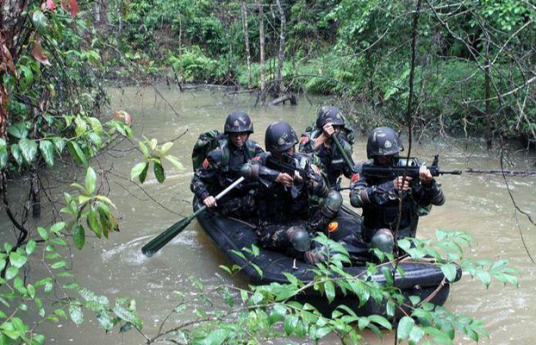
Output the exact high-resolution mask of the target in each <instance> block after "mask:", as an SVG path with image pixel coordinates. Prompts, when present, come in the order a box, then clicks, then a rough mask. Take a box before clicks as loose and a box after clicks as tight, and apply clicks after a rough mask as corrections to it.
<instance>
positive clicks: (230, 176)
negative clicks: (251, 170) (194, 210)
mask: <svg viewBox="0 0 536 345" xmlns="http://www.w3.org/2000/svg"><path fill="white" fill-rule="evenodd" d="M224 129H225V134H226V135H230V134H232V133H253V124H252V122H251V120H250V118H249V115H247V114H246V113H244V112H243V111H240V110H237V111H233V112H232V113H231V114H229V116H228V117H227V119H226V121H225V126H224ZM263 152H264V151H263V150H262V148H261V147H260V146H259V145H258V144H257V143H256V142H255V141H253V140H247V141H246V142H245V143H244V144H243V146H242V147H236V146H234V145H233V143H232V141H231V139H230V138H229V137H228V136H224V137H223V138H222V139H221V140H220V141H219V146H218V147H217V148H216V149H214V150H212V151H211V152H210V153H209V154H208V155H207V158H206V159H205V160H204V161H203V164H202V165H201V167H200V168H199V169H197V170H196V171H195V172H194V177H193V178H192V183H191V185H190V189H191V190H192V192H193V193H194V194H195V196H196V197H197V198H198V200H200V201H203V200H205V199H206V198H207V197H209V196H211V195H212V196H216V195H217V194H219V193H220V192H221V191H223V190H224V189H225V188H226V187H228V186H229V185H231V184H232V183H233V182H234V181H236V180H237V179H238V178H240V168H241V167H242V166H243V165H244V163H247V162H249V161H251V160H252V159H253V157H255V156H257V155H259V154H261V153H263ZM255 187H256V186H255V185H254V184H248V183H244V182H243V183H241V184H240V185H238V186H237V187H235V188H234V189H233V190H232V191H230V192H229V193H227V194H226V195H225V196H224V197H223V198H221V199H220V200H218V207H216V208H215V209H213V211H214V212H216V213H218V214H220V215H223V216H232V217H236V218H242V219H248V218H249V216H250V212H251V209H252V208H253V207H254V204H253V202H254V198H253V193H254V188H255Z"/></svg>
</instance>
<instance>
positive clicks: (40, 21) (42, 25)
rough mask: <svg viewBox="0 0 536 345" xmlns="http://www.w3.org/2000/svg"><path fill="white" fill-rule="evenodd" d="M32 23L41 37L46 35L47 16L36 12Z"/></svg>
mask: <svg viewBox="0 0 536 345" xmlns="http://www.w3.org/2000/svg"><path fill="white" fill-rule="evenodd" d="M32 23H33V25H34V26H35V29H36V30H37V32H39V33H40V34H41V35H45V34H46V29H47V24H48V20H47V17H45V15H44V14H43V12H41V11H39V10H37V11H35V12H34V13H33V16H32Z"/></svg>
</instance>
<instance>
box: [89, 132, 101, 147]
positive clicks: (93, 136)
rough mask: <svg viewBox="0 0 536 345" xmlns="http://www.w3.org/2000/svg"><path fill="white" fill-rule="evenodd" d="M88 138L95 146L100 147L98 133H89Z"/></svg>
mask: <svg viewBox="0 0 536 345" xmlns="http://www.w3.org/2000/svg"><path fill="white" fill-rule="evenodd" d="M87 136H88V138H89V140H91V142H92V143H93V144H94V145H95V146H96V147H97V148H99V149H100V148H101V147H102V137H101V136H100V135H98V134H97V133H93V132H91V133H89V134H88V135H87Z"/></svg>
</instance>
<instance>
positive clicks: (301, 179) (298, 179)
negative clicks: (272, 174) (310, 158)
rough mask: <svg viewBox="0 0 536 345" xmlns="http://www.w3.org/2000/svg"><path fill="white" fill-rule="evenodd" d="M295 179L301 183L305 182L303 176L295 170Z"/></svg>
mask: <svg viewBox="0 0 536 345" xmlns="http://www.w3.org/2000/svg"><path fill="white" fill-rule="evenodd" d="M294 180H295V181H298V182H299V183H302V182H303V177H301V175H300V173H299V172H297V171H294Z"/></svg>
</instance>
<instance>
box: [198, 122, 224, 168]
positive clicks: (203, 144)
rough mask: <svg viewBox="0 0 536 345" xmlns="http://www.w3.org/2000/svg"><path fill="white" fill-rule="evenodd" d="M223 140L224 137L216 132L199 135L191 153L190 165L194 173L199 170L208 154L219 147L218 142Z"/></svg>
mask: <svg viewBox="0 0 536 345" xmlns="http://www.w3.org/2000/svg"><path fill="white" fill-rule="evenodd" d="M223 140H225V135H224V134H223V133H220V132H218V131H217V130H213V131H209V132H205V133H201V134H200V135H199V137H198V138H197V142H196V143H195V145H194V149H193V151H192V165H193V168H194V171H196V170H197V169H199V168H201V166H202V165H203V161H204V160H205V158H207V157H208V154H209V153H210V152H211V151H212V150H214V149H215V148H217V147H218V146H220V145H221V143H220V141H223Z"/></svg>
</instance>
